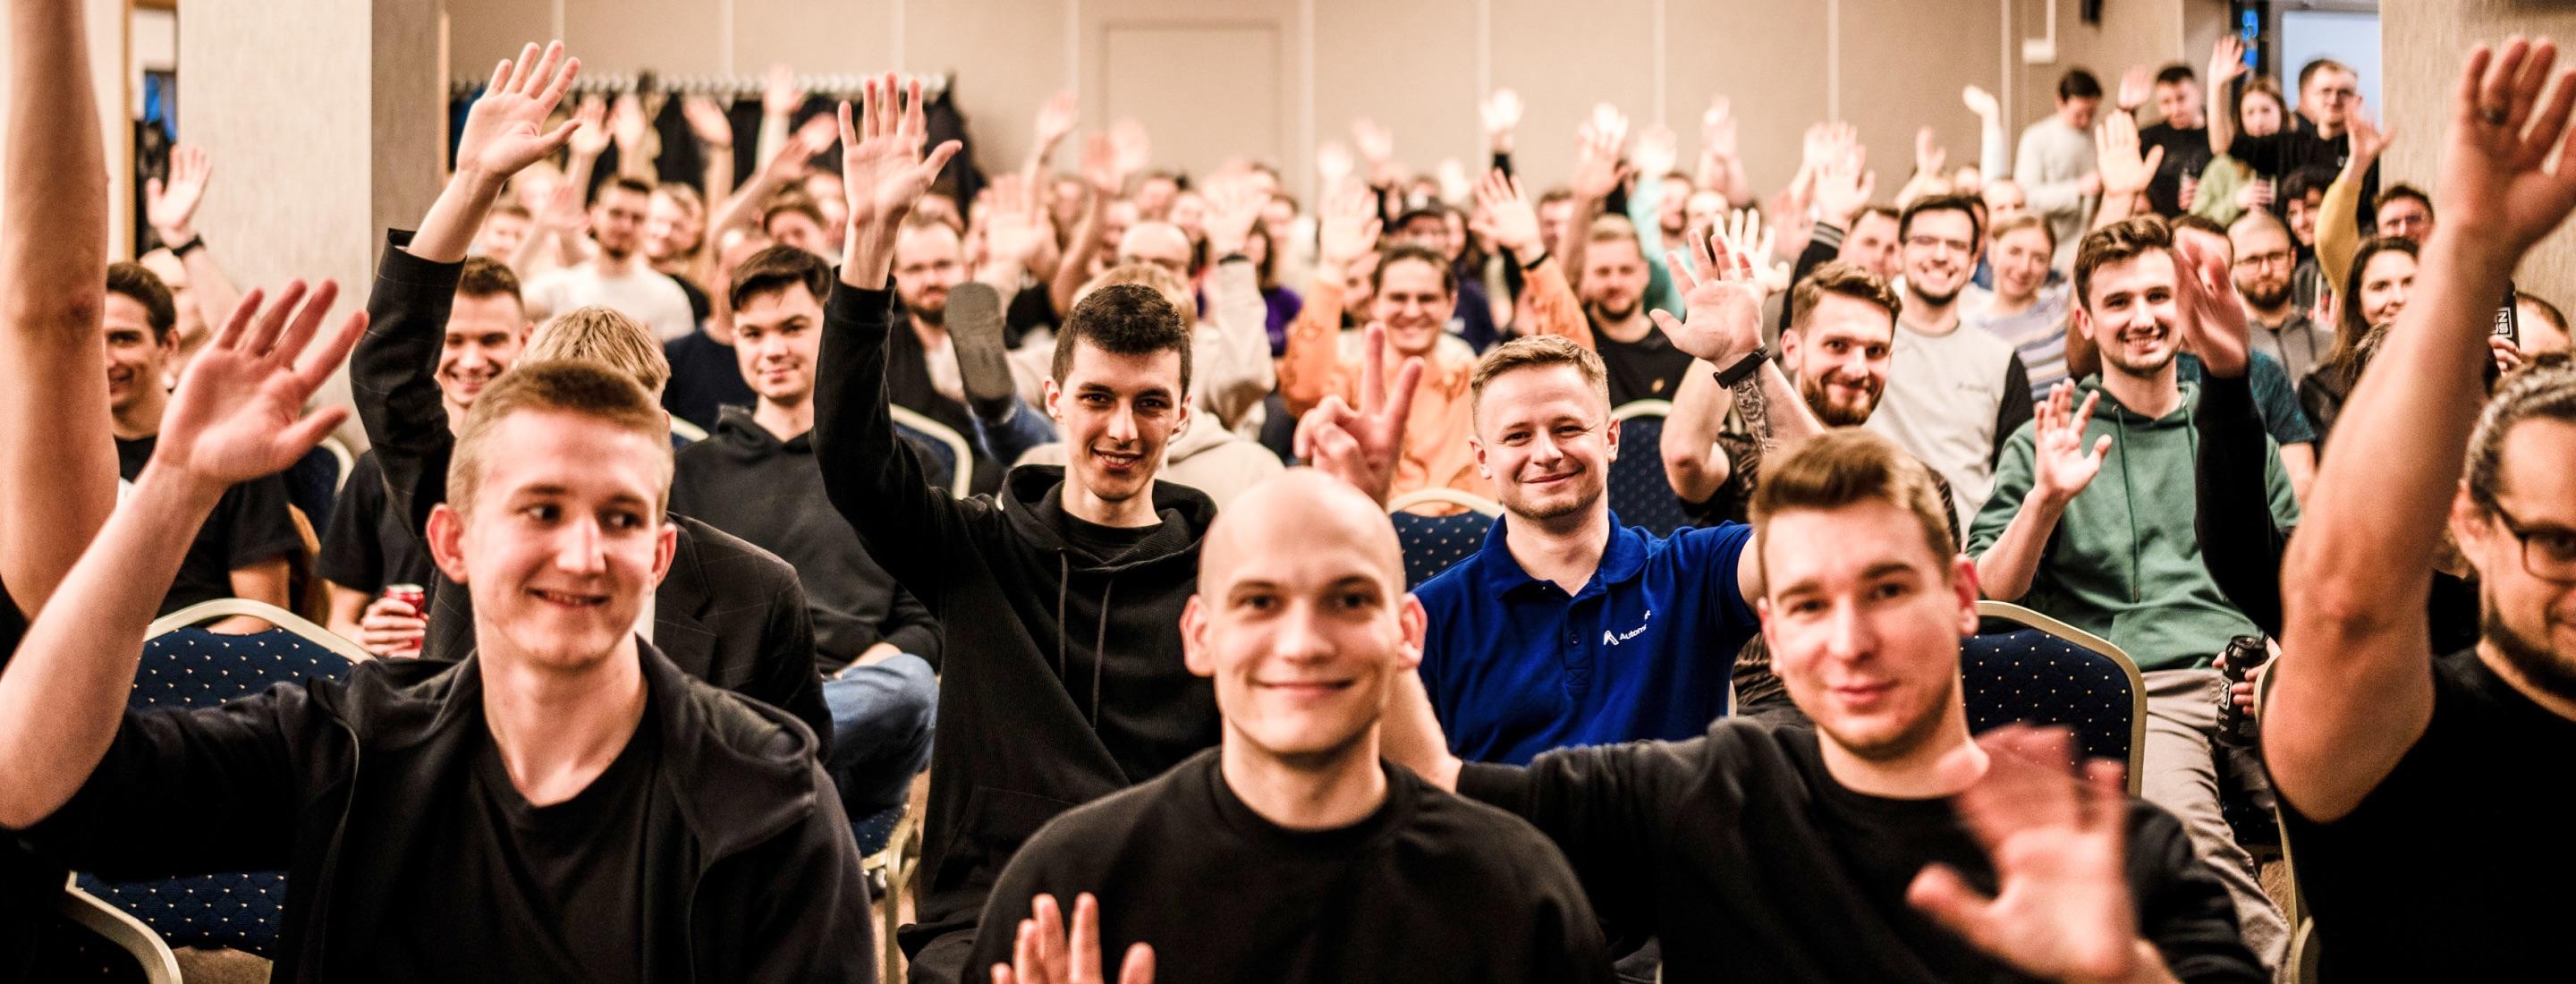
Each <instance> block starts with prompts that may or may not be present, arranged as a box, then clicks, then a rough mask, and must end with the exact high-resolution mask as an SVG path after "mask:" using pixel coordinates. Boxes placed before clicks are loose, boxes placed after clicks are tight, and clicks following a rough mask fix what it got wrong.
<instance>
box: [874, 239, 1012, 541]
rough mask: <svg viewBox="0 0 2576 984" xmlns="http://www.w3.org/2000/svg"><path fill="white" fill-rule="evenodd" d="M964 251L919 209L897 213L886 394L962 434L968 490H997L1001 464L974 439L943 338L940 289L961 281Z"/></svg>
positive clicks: (950, 346) (944, 307)
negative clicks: (895, 322) (900, 320)
mask: <svg viewBox="0 0 2576 984" xmlns="http://www.w3.org/2000/svg"><path fill="white" fill-rule="evenodd" d="M966 273H967V270H966V253H965V247H964V244H963V243H961V242H960V241H959V240H958V238H957V230H956V229H955V228H952V227H951V226H949V225H948V224H947V223H945V222H941V221H939V220H938V219H935V218H932V217H930V216H928V215H923V214H920V213H912V214H910V215H909V216H908V217H906V218H905V220H904V222H903V226H902V231H901V232H899V233H898V234H897V235H896V236H895V241H894V272H893V276H894V293H895V297H896V298H898V299H899V300H900V301H901V302H902V307H901V308H900V309H899V310H900V311H901V313H902V314H903V315H904V316H905V317H904V321H905V327H907V328H908V329H910V330H908V331H898V332H895V333H894V335H893V336H892V337H890V338H888V339H886V378H885V387H886V399H887V400H888V401H890V402H892V403H893V404H894V405H895V406H899V407H902V408H904V409H906V410H910V411H913V412H915V413H918V414H921V415H922V416H925V417H928V418H930V419H932V420H936V421H938V422H940V423H942V424H946V425H948V428H949V429H950V430H953V431H956V432H957V433H959V434H962V435H965V436H966V437H967V439H968V440H967V444H968V447H969V449H970V450H971V451H972V452H973V461H974V465H975V474H974V481H973V482H972V483H971V487H970V488H969V490H968V491H970V492H973V493H976V494H979V495H980V494H984V493H990V492H995V491H999V490H1000V489H1001V487H1002V472H1003V470H1004V469H1005V468H1008V467H1009V465H1010V463H1009V462H1007V461H995V460H993V459H992V458H991V457H989V456H987V455H986V454H985V453H984V450H983V447H982V445H980V444H978V443H977V442H975V441H974V439H973V438H974V435H975V416H974V411H972V410H970V409H968V407H967V405H966V381H965V378H964V377H963V376H961V375H960V374H959V373H958V371H957V354H956V348H955V343H954V342H952V341H951V340H950V339H949V337H948V292H949V291H950V290H953V289H955V288H956V286H957V285H958V284H961V283H964V282H965V281H966Z"/></svg>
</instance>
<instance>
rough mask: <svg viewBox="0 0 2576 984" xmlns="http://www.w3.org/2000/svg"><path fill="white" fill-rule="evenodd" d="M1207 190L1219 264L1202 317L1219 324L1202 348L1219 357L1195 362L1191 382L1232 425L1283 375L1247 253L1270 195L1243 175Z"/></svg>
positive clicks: (1211, 257) (1204, 402)
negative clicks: (1276, 364) (1272, 353)
mask: <svg viewBox="0 0 2576 984" xmlns="http://www.w3.org/2000/svg"><path fill="white" fill-rule="evenodd" d="M1206 191H1207V200H1208V211H1207V223H1206V225H1207V251H1208V261H1209V262H1211V263H1213V264H1215V266H1214V268H1213V269H1211V270H1209V271H1208V275H1207V278H1206V280H1204V281H1203V282H1202V283H1201V285H1200V289H1201V291H1202V292H1204V293H1205V295H1206V297H1207V310H1206V311H1205V312H1203V314H1204V315H1205V317H1204V319H1203V320H1205V321H1206V322H1207V323H1208V324H1211V325H1215V326H1216V335H1215V338H1216V344H1215V346H1214V349H1215V351H1214V352H1212V353H1206V352H1203V353H1202V354H1212V355H1214V356H1215V357H1214V358H1209V359H1206V360H1205V361H1204V362H1200V363H1198V364H1197V365H1195V366H1194V367H1193V368H1194V370H1195V371H1194V372H1193V373H1192V377H1191V383H1192V386H1193V388H1195V389H1197V390H1198V392H1197V393H1196V394H1194V395H1193V398H1194V399H1196V400H1197V402H1198V405H1199V408H1200V409H1202V410H1205V411H1207V412H1208V413H1210V414H1213V415H1214V417H1215V419H1213V420H1210V421H1207V423H1210V424H1218V425H1221V426H1225V427H1228V428H1231V427H1233V426H1234V425H1235V424H1236V423H1237V422H1239V421H1241V420H1242V419H1243V418H1244V415H1245V414H1248V413H1251V412H1252V408H1254V407H1257V406H1260V405H1261V401H1262V400H1264V399H1266V398H1268V397H1269V396H1270V391H1271V389H1272V388H1274V387H1275V386H1276V385H1277V384H1278V381H1279V379H1278V370H1277V369H1276V368H1274V367H1273V366H1272V365H1271V362H1270V331H1269V329H1268V327H1267V325H1268V319H1269V314H1270V306H1269V305H1268V304H1267V303H1266V302H1264V301H1263V300H1262V298H1261V277H1260V273H1259V272H1258V271H1256V270H1255V269H1254V268H1253V265H1252V261H1251V260H1250V259H1248V258H1246V257H1245V256H1244V255H1243V245H1244V243H1245V242H1246V241H1248V240H1249V239H1251V237H1252V226H1253V224H1254V223H1256V222H1259V221H1261V207H1262V206H1263V205H1264V204H1266V203H1268V201H1269V197H1268V196H1266V195H1263V194H1262V193H1261V192H1260V191H1259V190H1258V189H1256V188H1254V187H1252V186H1251V184H1250V183H1248V182H1245V181H1241V180H1226V181H1215V182H1211V183H1210V185H1209V187H1208V188H1207V189H1206Z"/></svg>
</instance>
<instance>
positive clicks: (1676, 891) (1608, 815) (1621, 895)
mask: <svg viewBox="0 0 2576 984" xmlns="http://www.w3.org/2000/svg"><path fill="white" fill-rule="evenodd" d="M1458 791H1459V792H1460V793H1462V794H1464V795H1467V796H1469V797H1472V798H1474V799H1478V800H1483V801H1485V802H1488V803H1492V804H1494V805H1496V806H1500V807H1503V808H1504V809H1507V810H1510V811H1512V812H1514V813H1517V814H1519V815H1521V816H1522V817H1524V818H1527V819H1528V820H1530V822H1531V823H1533V824H1535V825H1537V827H1538V828H1539V830H1540V831H1542V832H1544V833H1546V834H1547V835H1548V836H1549V837H1550V838H1552V839H1554V840H1555V841H1556V843H1557V845H1558V846H1559V847H1561V848H1563V849H1564V850H1565V852H1566V856H1567V858H1568V859H1569V860H1570V861H1572V862H1573V864H1574V870H1575V873H1576V875H1578V876H1579V877H1581V878H1582V880H1583V884H1584V887H1585V888H1586V889H1587V890H1588V891H1589V894H1590V896H1591V899H1592V901H1593V904H1594V905H1595V906H1596V907H1597V908H1598V909H1599V910H1600V914H1601V917H1602V919H1603V920H1604V922H1605V924H1606V925H1608V926H1609V927H1610V930H1611V937H1612V939H1613V940H1614V941H1619V940H1626V941H1629V942H1633V941H1635V940H1636V939H1639V938H1642V937H1644V936H1646V935H1649V934H1651V935H1654V936H1657V937H1660V938H1661V939H1662V940H1663V947H1664V972H1665V973H1664V979H1665V980H1667V981H1674V982H1686V981H1715V980H1740V981H1853V982H1860V981H1869V982H1900V981H1901V982H1917V981H1919V982H1933V981H2022V980H2028V979H2029V978H2028V977H2026V976H2025V975H2022V974H2020V973H2017V972H2015V971H2013V970H2012V969H2011V968H2009V967H2006V966H2003V965H2001V964H1999V963H1997V962H1996V961H1994V960H1992V959H1990V958H1988V957H1986V956H1985V955H1984V954H1982V953H1980V952H1978V951H1975V950H1973V949H1971V948H1970V947H1969V946H1968V945H1967V944H1966V943H1965V942H1964V941H1962V940H1960V939H1957V938H1956V937H1954V936H1952V935H1951V934H1950V933H1949V932H1948V931H1947V930H1945V929H1942V928H1941V927H1940V926H1939V925H1937V924H1936V923H1934V922H1933V921H1932V919H1931V917H1929V916H1926V915H1924V914H1923V913H1921V912H1920V911H1918V910H1916V909H1915V908H1914V907H1913V906H1911V905H1909V904H1907V903H1906V901H1905V888H1906V885H1907V884H1908V883H1909V882H1911V881H1912V879H1913V878H1914V876H1915V875H1916V874H1917V873H1919V872H1920V871H1922V870H1923V866H1924V865H1926V864H1929V863H1932V862H1935V861H1938V862H1943V863H1946V864H1949V865H1951V866H1952V867H1954V868H1956V869H1958V870H1959V872H1960V873H1961V874H1962V875H1963V876H1964V877H1965V878H1967V880H1968V881H1969V883H1970V884H1972V885H1975V886H1977V887H1978V888H1979V889H1980V890H1982V891H1987V892H1992V891H1994V889H1995V880H1994V869H1993V866H1992V865H1991V864H1990V863H1989V861H1988V859H1987V857H1986V853H1985V850H1984V848H1983V847H1982V846H1980V845H1979V844H1978V843H1977V842H1976V839H1975V838H1974V837H1973V836H1971V835H1970V834H1969V833H1968V831H1967V830H1966V828H1965V827H1964V826H1963V825H1962V824H1961V822H1960V820H1959V819H1958V816H1957V814H1956V812H1955V811H1954V810H1953V809H1952V807H1951V805H1950V803H1949V801H1948V800H1916V801H1907V800H1893V799H1886V798H1883V797H1875V796H1865V795H1862V794H1860V793H1856V792H1853V791H1851V790H1850V789H1847V788H1845V787H1843V786H1842V784H1841V783H1838V782H1836V781H1834V779H1833V777H1832V776H1831V775H1830V774H1828V773H1827V772H1826V771H1825V767H1824V761H1823V757H1822V754H1821V753H1820V752H1819V750H1818V746H1817V738H1816V734H1815V732H1813V731H1811V730H1808V729H1804V728H1790V727H1772V726H1768V725H1764V724H1760V723H1756V722H1752V721H1746V720H1742V719H1727V720H1722V721H1719V722H1718V723H1716V724H1715V725H1712V726H1711V727H1710V728H1709V733H1708V734H1707V735H1706V736H1704V737H1700V738H1694V739H1691V740H1689V741H1681V742H1636V743H1632V744H1628V745H1616V746H1604V747H1595V748H1572V749H1563V750H1559V751H1554V752H1549V753H1547V754H1545V755H1541V756H1539V757H1538V760H1537V761H1534V762H1532V763H1530V765H1529V766H1528V767H1527V768H1515V767H1512V766H1505V765H1491V764H1483V763H1469V764H1468V765H1467V766H1466V768H1465V770H1464V771H1463V772H1462V773H1461V774H1460V775H1459V777H1458ZM2127 843H2128V858H2127V865H2126V867H2127V874H2128V882H2129V889H2130V894H2131V898H2132V899H2133V900H2134V902H2135V905H2136V915H2137V919H2138V932H2139V935H2140V936H2142V937H2144V938H2145V939H2146V940H2148V941H2149V942H2151V943H2153V944H2155V946H2156V947H2157V948H2158V949H2159V950H2160V951H2161V952H2162V954H2163V955H2164V959H2165V963H2166V965H2167V966H2168V967H2170V968H2171V969H2172V970H2173V973H2174V976H2175V977H2177V978H2179V979H2181V980H2184V981H2244V982H2249V984H2253V982H2262V981H2267V980H2269V979H2270V978H2269V977H2268V976H2267V975H2265V974H2264V973H2263V972H2262V969H2261V967H2260V966H2259V965H2258V964H2256V963H2255V961H2254V955H2253V954H2252V953H2251V952H2250V951H2248V950H2246V948H2245V944H2244V943H2243V941H2242V940H2241V939H2240V938H2239V933H2238V930H2237V925H2236V908H2235V903H2234V902H2232V901H2230V900H2229V899H2228V897H2227V890H2226V888H2225V887H2224V886H2222V885H2220V883H2219V881H2218V876H2217V875H2216V874H2214V873H2212V872H2211V871H2210V870H2209V867H2208V866H2207V865H2206V864H2203V863H2202V862H2201V861H2200V859H2199V858H2198V857H2197V856H2196V855H2195V854H2194V853H2193V851H2192V846H2191V840H2190V838H2189V837H2188V836H2186V835H2185V834H2184V833H2183V829H2182V824H2181V823H2180V822H2179V821H2176V820H2175V819H2174V818H2173V815H2172V814H2169V813H2166V812H2165V811H2163V810H2162V809H2159V808H2157V807H2155V806H2152V805H2149V804H2148V803H2146V802H2144V801H2140V800H2131V801H2130V803H2129V814H2128V841H2127ZM2300 864H2301V867H2302V871H2303V873H2304V868H2305V865H2306V858H2304V857H2302V858H2301V859H2300Z"/></svg>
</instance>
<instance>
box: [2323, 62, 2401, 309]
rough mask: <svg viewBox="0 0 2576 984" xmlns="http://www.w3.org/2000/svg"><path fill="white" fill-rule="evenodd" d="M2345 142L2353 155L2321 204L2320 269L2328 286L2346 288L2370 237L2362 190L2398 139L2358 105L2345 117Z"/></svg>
mask: <svg viewBox="0 0 2576 984" xmlns="http://www.w3.org/2000/svg"><path fill="white" fill-rule="evenodd" d="M2344 126H2345V129H2344V140H2345V141H2346V146H2347V147H2348V148H2349V149H2350V150H2351V156H2349V157H2347V158H2345V159H2344V163H2343V170H2342V171H2340V172H2338V173H2336V175H2335V179H2334V183H2333V184H2329V185H2327V186H2326V197H2325V198H2324V200H2322V201H2320V202H2318V203H2317V270H2318V271H2319V272H2322V273H2324V274H2325V275H2326V283H2329V284H2333V285H2335V286H2336V287H2337V288H2338V289H2339V288H2341V287H2342V286H2343V282H2344V276H2345V275H2346V274H2348V273H2350V272H2352V255H2353V254H2354V253H2356V252H2359V251H2360V250H2361V241H2362V240H2364V239H2368V238H2370V234H2369V232H2368V231H2367V230H2364V229H2363V228H2362V227H2361V206H2362V201H2361V189H2362V188H2363V187H2364V186H2366V185H2367V184H2368V183H2369V181H2370V169H2371V167H2372V166H2373V165H2375V164H2377V163H2379V155H2380V154H2381V153H2382V152H2384V151H2386V150H2387V149H2388V144H2389V141H2391V140H2394V139H2396V136H2397V132H2396V131H2395V130H2394V129H2389V130H2382V129H2380V128H2379V125H2378V124H2377V123H2375V122H2373V121H2372V120H2371V118H2370V116H2369V115H2368V114H2367V113H2365V112H2364V111H2363V109H2362V107H2361V106H2360V105H2358V104H2356V105H2354V106H2353V108H2352V112H2350V113H2347V114H2345V115H2344Z"/></svg>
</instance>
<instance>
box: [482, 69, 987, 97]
mask: <svg viewBox="0 0 2576 984" xmlns="http://www.w3.org/2000/svg"><path fill="white" fill-rule="evenodd" d="M648 77H649V78H650V79H651V80H652V83H653V85H652V87H653V89H654V91H655V92H658V93H661V94H665V95H683V96H730V97H733V98H736V99H758V98H760V96H761V94H762V93H763V92H766V91H768V88H769V79H768V77H767V76H765V75H758V74H753V75H745V74H740V73H736V74H732V75H661V74H652V75H650V76H648V75H646V74H644V73H637V72H588V71H585V72H583V73H582V74H581V77H580V78H578V79H575V80H573V84H572V91H571V93H570V94H572V95H577V96H578V95H591V94H598V95H624V94H626V93H630V92H636V91H638V90H639V89H640V88H642V86H643V84H644V81H645V79H647V78H648ZM878 77H879V76H876V75H863V74H854V73H830V74H822V75H799V76H797V77H796V85H797V87H798V88H801V89H804V90H805V91H806V92H807V93H809V94H816V95H821V94H835V95H852V94H855V93H857V92H858V91H859V87H860V85H861V83H863V82H865V81H867V80H868V79H872V78H878ZM919 78H920V79H921V93H922V95H923V96H925V97H928V98H932V99H936V98H938V97H940V96H941V95H943V94H945V93H946V92H947V91H948V81H949V76H948V73H946V72H937V73H932V74H928V75H922V76H919ZM490 81H491V80H490V79H487V78H484V77H482V76H460V77H457V78H451V79H449V80H448V81H447V94H448V96H449V97H450V98H464V97H468V96H472V95H473V94H474V93H476V92H479V91H482V89H483V86H484V85H485V84H486V83H488V82H490Z"/></svg>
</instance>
